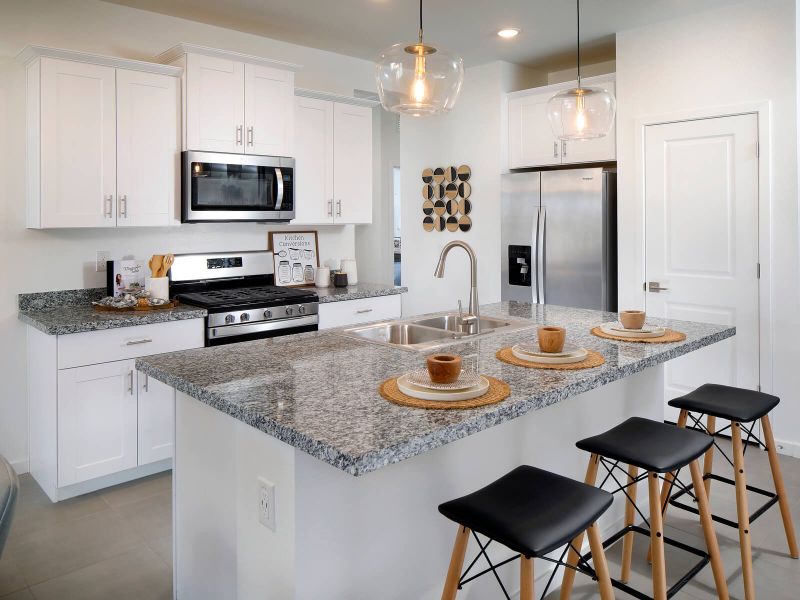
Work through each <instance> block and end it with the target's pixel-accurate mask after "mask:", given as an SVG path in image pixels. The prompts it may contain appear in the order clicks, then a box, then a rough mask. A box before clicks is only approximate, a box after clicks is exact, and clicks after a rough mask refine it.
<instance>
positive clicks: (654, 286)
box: [647, 281, 669, 294]
mask: <svg viewBox="0 0 800 600" xmlns="http://www.w3.org/2000/svg"><path fill="white" fill-rule="evenodd" d="M667 290H669V288H665V287H661V283H660V282H658V281H651V282H649V283H648V284H647V291H648V292H655V293H656V294H657V293H658V292H666V291H667Z"/></svg>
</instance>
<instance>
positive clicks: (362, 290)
mask: <svg viewBox="0 0 800 600" xmlns="http://www.w3.org/2000/svg"><path fill="white" fill-rule="evenodd" d="M307 289H309V290H312V291H314V292H316V293H317V296H319V303H320V304H326V303H328V302H341V301H342V300H360V299H361V298H377V297H378V296H394V295H395V294H405V293H406V292H407V291H408V288H407V287H399V286H397V287H395V286H393V285H384V284H382V283H365V282H362V283H357V284H356V285H349V286H347V287H346V288H337V287H333V286H331V287H327V288H318V287H314V286H309V287H308V288H307Z"/></svg>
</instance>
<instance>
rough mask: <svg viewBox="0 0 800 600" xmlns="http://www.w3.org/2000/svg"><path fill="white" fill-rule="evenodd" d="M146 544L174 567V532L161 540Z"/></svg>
mask: <svg viewBox="0 0 800 600" xmlns="http://www.w3.org/2000/svg"><path fill="white" fill-rule="evenodd" d="M146 543H147V545H148V546H149V547H150V548H151V549H152V550H153V551H154V552H155V553H156V554H158V555H159V556H160V557H161V559H162V560H163V561H164V562H165V563H166V564H167V565H169V566H170V567H171V566H172V532H170V533H169V534H167V535H165V536H162V537H159V538H155V539H150V540H147V541H146Z"/></svg>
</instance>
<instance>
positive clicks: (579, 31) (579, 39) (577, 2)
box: [419, 0, 581, 88]
mask: <svg viewBox="0 0 800 600" xmlns="http://www.w3.org/2000/svg"><path fill="white" fill-rule="evenodd" d="M419 4H420V10H422V0H419ZM575 4H576V5H577V13H578V88H580V87H581V0H576V2H575ZM420 19H422V13H420ZM421 32H422V21H421V20H420V35H422V33H421Z"/></svg>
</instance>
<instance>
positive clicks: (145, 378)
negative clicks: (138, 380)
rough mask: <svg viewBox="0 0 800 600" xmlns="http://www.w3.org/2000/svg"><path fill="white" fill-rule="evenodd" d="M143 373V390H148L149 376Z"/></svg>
mask: <svg viewBox="0 0 800 600" xmlns="http://www.w3.org/2000/svg"><path fill="white" fill-rule="evenodd" d="M142 375H144V383H143V384H142V388H144V391H145V392H149V391H150V378H149V377H148V376H147V373H142Z"/></svg>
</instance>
